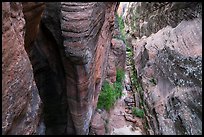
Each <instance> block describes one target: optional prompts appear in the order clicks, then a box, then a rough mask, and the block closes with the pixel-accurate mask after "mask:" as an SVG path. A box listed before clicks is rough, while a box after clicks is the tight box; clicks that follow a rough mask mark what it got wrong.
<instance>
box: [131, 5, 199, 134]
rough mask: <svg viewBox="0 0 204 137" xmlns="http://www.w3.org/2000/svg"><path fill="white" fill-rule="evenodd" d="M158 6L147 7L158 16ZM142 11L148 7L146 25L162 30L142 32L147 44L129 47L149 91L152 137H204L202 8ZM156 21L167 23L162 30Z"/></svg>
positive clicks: (136, 42)
mask: <svg viewBox="0 0 204 137" xmlns="http://www.w3.org/2000/svg"><path fill="white" fill-rule="evenodd" d="M154 4H155V5H158V3H151V4H150V5H149V3H148V4H146V6H147V7H148V6H150V7H149V8H151V9H152V10H153V9H155V8H156V7H155V6H153V5H154ZM142 5H143V6H145V4H144V3H141V5H140V6H141V7H140V8H138V9H137V10H136V11H140V13H141V14H139V15H140V17H141V16H143V17H144V20H145V19H147V18H146V17H150V16H151V18H149V19H148V21H147V22H149V23H150V22H151V23H152V24H155V25H156V24H159V25H158V26H157V27H153V26H154V25H150V26H151V27H150V26H149V27H147V28H145V29H143V30H145V32H148V33H143V30H142V29H141V30H140V31H138V34H137V35H135V36H138V37H139V36H143V37H142V38H141V39H137V40H136V39H134V38H130V39H129V40H128V41H131V42H130V43H131V44H132V45H133V47H134V57H135V67H136V70H137V75H138V77H139V79H140V81H141V83H142V87H143V97H144V101H145V104H146V105H145V108H146V110H147V111H148V114H147V115H148V123H149V127H150V134H157V135H158V134H162V135H165V134H166V135H167V134H171V135H181V134H182V135H184V134H186V135H198V134H199V135H200V134H202V97H201V96H202V77H201V75H202V64H201V62H202V16H201V12H200V11H201V10H202V6H201V4H200V3H161V4H159V5H160V6H159V7H158V8H156V9H155V10H153V11H154V12H149V11H148V10H144V11H143V10H142ZM179 5H180V6H179ZM146 6H145V7H146ZM173 7H174V8H173ZM196 7H197V8H196ZM198 7H199V8H198ZM139 9H140V10H139ZM152 10H150V11H152ZM187 10H188V11H187ZM157 11H158V12H157ZM159 11H160V12H159ZM170 11H172V12H170ZM175 12H176V13H177V15H175ZM163 16H164V18H161V17H163ZM140 17H138V18H140ZM153 17H154V18H153ZM156 17H158V18H160V19H162V20H161V21H164V20H165V19H166V22H163V23H164V24H163V25H162V23H161V22H160V21H158V20H156ZM167 25H170V26H167ZM153 28H154V29H153ZM153 33H155V34H153ZM144 35H146V36H144ZM133 36H134V35H133Z"/></svg>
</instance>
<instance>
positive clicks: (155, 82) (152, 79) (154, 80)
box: [149, 77, 157, 85]
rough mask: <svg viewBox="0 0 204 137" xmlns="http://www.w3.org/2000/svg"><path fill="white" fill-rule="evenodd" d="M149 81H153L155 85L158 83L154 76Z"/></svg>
mask: <svg viewBox="0 0 204 137" xmlns="http://www.w3.org/2000/svg"><path fill="white" fill-rule="evenodd" d="M149 82H151V83H153V84H154V85H157V81H156V79H154V78H153V77H152V78H151V79H150V80H149Z"/></svg>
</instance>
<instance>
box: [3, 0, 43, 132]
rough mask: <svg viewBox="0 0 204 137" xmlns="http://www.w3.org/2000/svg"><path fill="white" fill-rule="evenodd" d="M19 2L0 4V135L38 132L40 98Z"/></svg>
mask: <svg viewBox="0 0 204 137" xmlns="http://www.w3.org/2000/svg"><path fill="white" fill-rule="evenodd" d="M22 9H23V7H22V4H21V3H18V2H3V3H2V134H3V135H6V134H7V135H19V134H24V135H29V134H35V133H36V132H37V127H38V124H39V120H40V115H41V109H40V108H41V100H40V97H39V94H38V89H37V86H36V84H35V81H34V77H33V69H32V66H31V63H30V60H29V58H28V55H27V53H26V51H25V49H24V45H25V43H24V40H25V37H24V36H25V20H24V15H23V12H22Z"/></svg>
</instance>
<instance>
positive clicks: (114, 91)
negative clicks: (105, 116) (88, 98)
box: [97, 69, 125, 111]
mask: <svg viewBox="0 0 204 137" xmlns="http://www.w3.org/2000/svg"><path fill="white" fill-rule="evenodd" d="M124 76H125V73H124V71H123V70H121V69H117V71H116V82H115V83H113V84H110V83H108V82H107V81H105V82H104V84H103V86H102V91H101V93H100V95H99V98H98V104H97V108H100V109H101V108H104V109H106V110H107V111H109V110H110V108H111V107H112V106H113V105H114V104H115V102H116V100H117V99H118V98H120V97H121V96H122V90H123V84H122V82H123V80H124Z"/></svg>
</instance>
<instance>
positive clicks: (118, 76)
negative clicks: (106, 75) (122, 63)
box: [116, 69, 125, 82]
mask: <svg viewBox="0 0 204 137" xmlns="http://www.w3.org/2000/svg"><path fill="white" fill-rule="evenodd" d="M124 78H125V72H124V71H123V70H122V69H117V70H116V82H122V80H124Z"/></svg>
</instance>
